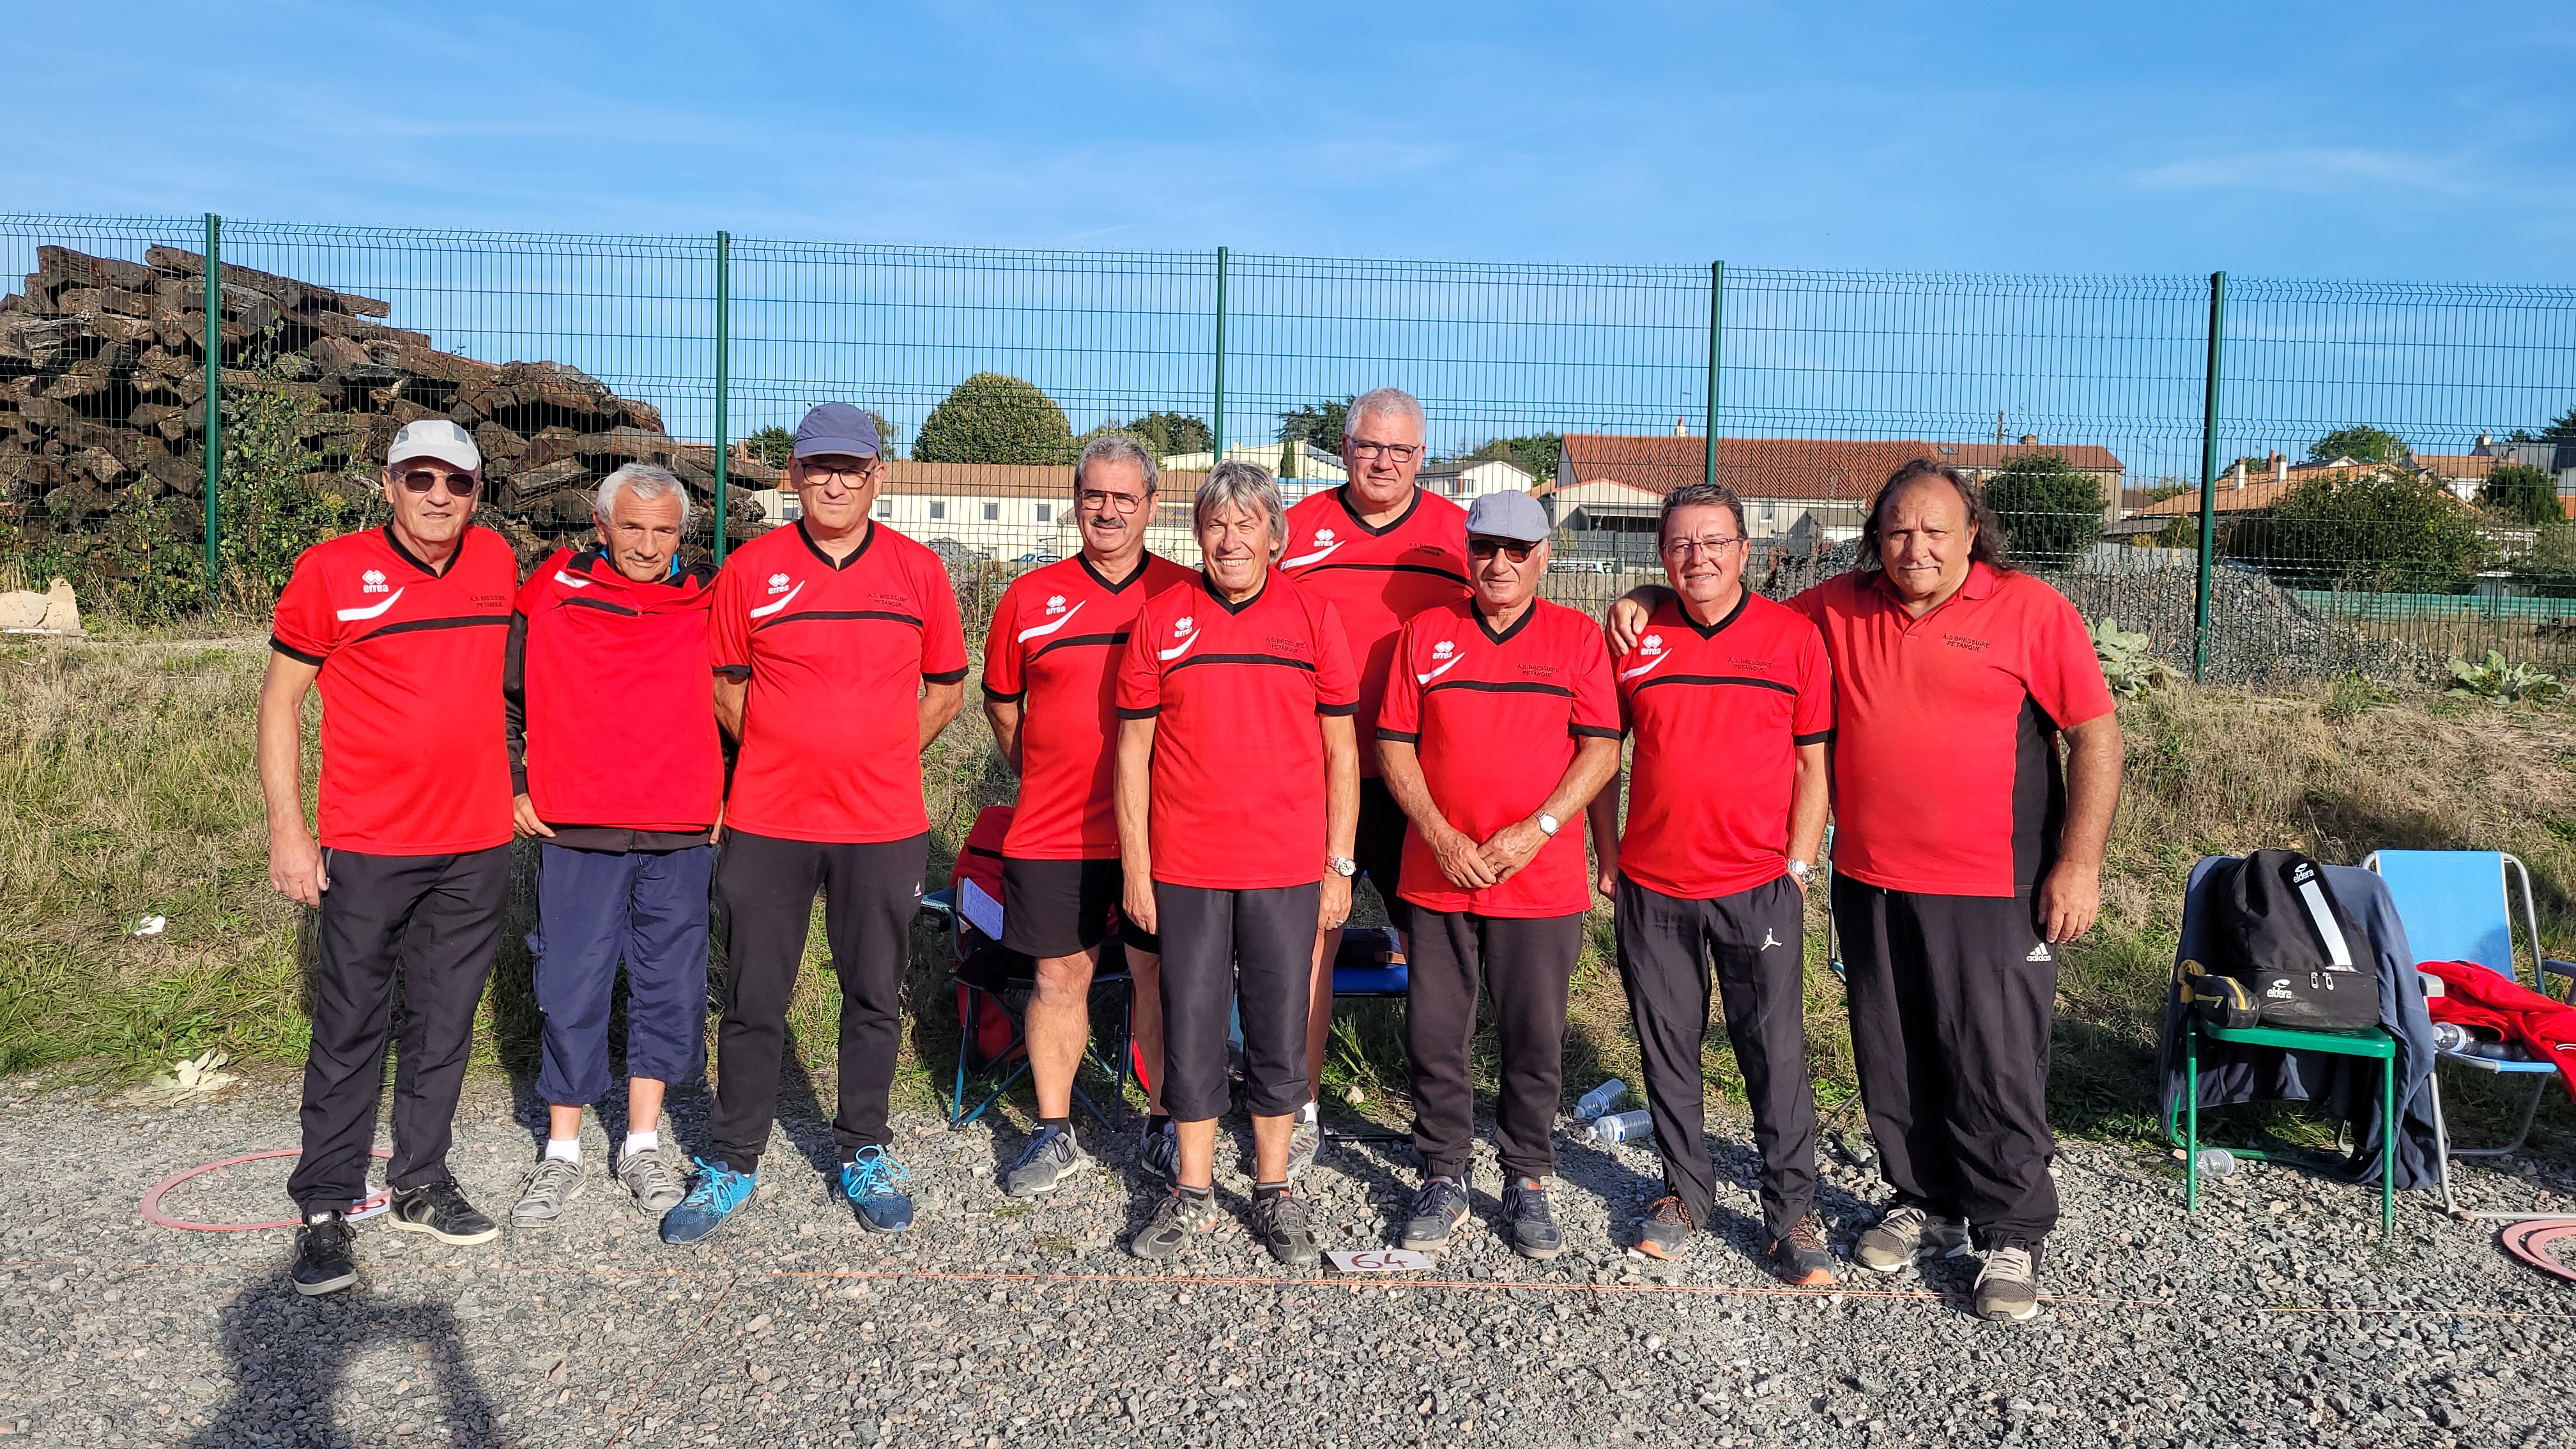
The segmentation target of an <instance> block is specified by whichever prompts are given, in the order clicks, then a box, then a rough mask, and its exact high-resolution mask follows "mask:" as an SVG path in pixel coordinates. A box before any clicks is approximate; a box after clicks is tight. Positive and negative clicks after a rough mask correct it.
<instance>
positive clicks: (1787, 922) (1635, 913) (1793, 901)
mask: <svg viewBox="0 0 2576 1449" xmlns="http://www.w3.org/2000/svg"><path fill="white" fill-rule="evenodd" d="M1657 540H1658V543H1659V546H1660V548H1661V550H1662V553H1663V560H1664V577H1665V578H1666V579H1668V580H1670V581H1671V584H1672V589H1671V591H1670V592H1664V591H1661V590H1659V591H1657V592H1658V594H1659V595H1660V597H1659V598H1657V599H1656V600H1655V603H1654V611H1653V613H1652V614H1651V615H1650V616H1649V617H1648V619H1647V621H1646V623H1645V625H1644V627H1643V628H1642V629H1641V630H1640V631H1639V635H1638V637H1637V638H1636V639H1635V641H1634V642H1633V643H1632V644H1631V645H1630V646H1629V647H1628V648H1627V649H1626V650H1624V651H1621V652H1620V653H1619V655H1618V676H1619V701H1620V706H1621V709H1622V712H1623V713H1624V715H1625V718H1626V722H1627V727H1628V729H1629V730H1630V731H1632V732H1633V733H1634V734H1635V735H1636V739H1637V747H1636V759H1635V763H1634V766H1633V769H1634V772H1635V778H1634V781H1633V784H1632V788H1631V789H1630V792H1629V799H1628V822H1627V829H1626V831H1625V832H1624V833H1622V832H1621V830H1620V829H1619V786H1618V784H1617V782H1616V781H1615V780H1614V781H1613V782H1612V783H1611V785H1610V787H1609V788H1608V789H1606V790H1603V791H1602V792H1601V793H1600V794H1599V795H1598V796H1596V797H1595V798H1594V800H1593V802H1592V841H1593V847H1594V849H1595V850H1596V851H1597V852H1598V853H1599V855H1600V858H1601V874H1600V880H1599V886H1600V890H1601V893H1602V894H1603V895H1605V896H1608V897H1610V898H1611V899H1612V900H1613V901H1615V902H1616V903H1617V912H1618V932H1619V980H1620V983H1621V984H1622V985H1624V986H1625V987H1626V988H1627V992H1628V1012H1629V1016H1630V1018H1631V1020H1633V1021H1634V1022H1635V1024H1636V1029H1637V1047H1638V1056H1639V1058H1640V1060H1641V1064H1642V1065H1643V1067H1644V1070H1645V1074H1646V1107H1647V1110H1648V1111H1649V1112H1650V1113H1652V1114H1653V1117H1654V1121H1655V1145H1656V1146H1657V1148H1658V1149H1660V1150H1661V1152H1662V1153H1663V1158H1664V1188H1665V1192H1664V1195H1663V1196H1662V1197H1660V1198H1657V1199H1656V1200H1655V1201H1654V1202H1653V1203H1652V1204H1650V1205H1649V1206H1648V1207H1647V1209H1646V1220H1645V1222H1644V1223H1643V1224H1642V1225H1641V1226H1640V1228H1639V1230H1638V1241H1637V1251H1639V1252H1641V1253H1644V1254H1645V1255H1646V1256H1648V1257H1650V1258H1679V1257H1681V1256H1683V1255H1684V1254H1685V1253H1687V1252H1688V1251H1689V1248H1690V1237H1691V1233H1692V1231H1693V1230H1694V1229H1699V1228H1708V1229H1714V1228H1715V1226H1716V1224H1715V1217H1716V1211H1717V1200H1716V1173H1715V1169H1714V1166H1713V1164H1712V1163H1711V1162H1710V1160H1709V1153H1708V1147H1707V1143H1706V1137H1705V1134H1706V1132H1707V1127H1708V1123H1707V1117H1706V1115H1705V1104H1704V1102H1703V1099H1702V1095H1701V1082H1702V1076H1701V1067H1700V1049H1701V1044H1702V1042H1703V1041H1704V1039H1705V1038H1706V1035H1707V1031H1708V1008H1709V987H1710V984H1711V977H1712V974H1714V978H1715V984H1716V988H1717V995H1718V998H1719V1005H1720V1008H1721V1009H1722V1010H1723V1011H1724V1012H1725V1014H1726V1035H1727V1040H1728V1041H1729V1042H1731V1043H1732V1044H1733V1045H1734V1048H1735V1063H1736V1067H1737V1069H1738V1070H1739V1071H1741V1072H1742V1073H1743V1074H1744V1095H1745V1098H1746V1101H1747V1102H1748V1103H1749V1105H1750V1106H1751V1107H1752V1109H1753V1141H1754V1145H1755V1146H1756V1147H1758V1148H1759V1149H1760V1150H1761V1153H1762V1221H1763V1228H1764V1232H1765V1236H1766V1237H1767V1238H1768V1240H1769V1242H1770V1245H1771V1246H1770V1258H1771V1267H1772V1271H1773V1272H1774V1273H1776V1274H1778V1275H1779V1277H1780V1279H1781V1280H1782V1281H1783V1282H1787V1283H1791V1284H1795V1285H1797V1286H1800V1287H1825V1286H1829V1285H1831V1284H1832V1283H1833V1281H1834V1257H1833V1254H1832V1252H1831V1251H1830V1250H1828V1249H1827V1248H1826V1246H1825V1240H1824V1231H1823V1228H1822V1226H1821V1224H1820V1223H1819V1222H1818V1221H1817V1219H1816V1217H1815V1203H1816V1103H1815V1097H1814V1094H1813V1093H1812V1092H1811V1091H1810V1090H1809V1089H1808V1086H1807V1033H1806V947H1805V937H1804V934H1803V930H1802V928H1803V925H1804V922H1805V911H1806V896H1807V886H1808V882H1809V879H1810V876H1811V872H1812V869H1813V866H1814V864H1815V860H1816V852H1817V851H1818V849H1819V848H1820V847H1821V846H1822V845H1823V843H1824V835H1825V810H1826V805H1827V801H1828V791H1827V788H1826V781H1827V772H1826V759H1825V749H1826V743H1827V741H1829V740H1831V739H1832V738H1833V723H1834V696H1833V678H1832V669H1831V667H1830V666H1829V665H1828V663H1827V661H1826V653H1825V643H1824V639H1823V637H1822V636H1821V635H1820V634H1818V632H1817V630H1816V626H1815V625H1814V624H1812V623H1810V622H1808V620H1807V618H1806V617H1805V616H1804V615H1802V614H1799V613H1797V612H1795V611H1793V610H1791V609H1789V608H1788V607H1786V606H1785V605H1781V604H1776V603H1773V602H1772V601H1771V600H1769V599H1766V598H1763V597H1762V596H1760V595H1759V594H1756V593H1754V592H1753V591H1752V590H1750V589H1748V588H1746V587H1745V586H1744V563H1745V556H1746V540H1745V536H1744V505H1743V504H1741V503H1739V502H1738V501H1736V497H1735V494H1734V493H1733V492H1732V491H1731V490H1729V489H1727V488H1725V487H1723V486H1720V485H1718V484H1714V483H1690V484H1685V485H1683V486H1682V487H1679V488H1676V489H1674V490H1673V491H1672V492H1671V493H1670V494H1668V495H1667V496H1666V497H1665V499H1664V508H1663V517H1662V519H1661V521H1660V523H1659V524H1658V533H1657ZM1611 647H1612V648H1614V649H1616V648H1617V647H1618V645H1617V640H1616V638H1615V637H1614V638H1613V640H1612V646H1611ZM1712 966H1713V967H1714V972H1713V973H1712V969H1711V968H1712Z"/></svg>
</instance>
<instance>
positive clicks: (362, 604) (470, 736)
mask: <svg viewBox="0 0 2576 1449" xmlns="http://www.w3.org/2000/svg"><path fill="white" fill-rule="evenodd" d="M518 586H519V561H518V559H517V558H516V557H515V556H514V555H513V554H512V553H511V552H510V545H509V544H508V543H507V542H505V541H503V539H502V537H501V535H499V534H497V533H494V532H492V531H491V530H490V529H487V528H474V527H470V526H469V527H468V528H467V529H466V530H465V533H464V536H463V537H462V538H460V539H458V540H457V545H456V552H455V553H454V554H451V555H450V556H449V557H448V560H447V568H446V569H445V571H443V572H440V571H434V570H432V569H431V568H430V566H429V565H427V564H425V563H422V562H421V561H420V560H419V559H418V558H416V557H414V556H413V555H412V553H411V552H410V551H409V550H407V549H405V548H404V547H403V546H402V544H401V543H399V542H397V541H396V540H395V538H394V532H393V529H392V527H391V526H387V527H384V528H373V529H369V530H367V531H366V532H364V533H352V534H346V535H343V536H341V537H339V538H335V539H332V540H330V541H329V542H327V543H317V544H315V545H313V546H312V547H311V548H308V549H306V550H305V551H304V556H303V557H302V558H299V559H297V560H296V561H295V574H294V576H293V577H292V578H290V579H288V580H287V583H286V589H285V592H283V593H281V594H279V595H278V596H277V620H276V624H275V626H274V629H273V631H272V632H271V634H270V636H269V647H270V648H272V649H275V650H276V651H277V652H278V653H280V654H283V655H285V656H287V657H288V658H290V659H300V660H302V661H303V662H305V663H307V664H312V665H318V666H320V668H321V670H322V675H321V678H320V680H319V684H320V687H321V690H322V812H321V814H322V831H321V836H322V844H323V845H324V846H325V847H326V848H328V849H332V850H353V851H357V852H359V853H360V854H363V855H455V854H460V853H462V852H465V851H469V850H488V849H490V848H492V847H493V846H496V845H507V844H508V843H509V841H510V760H509V753H508V750H507V748H506V746H505V745H504V743H503V739H502V735H503V722H502V717H501V658H502V655H503V653H504V651H505V647H506V645H507V643H508V640H509V634H510V601H511V595H512V594H514V593H515V592H517V590H518Z"/></svg>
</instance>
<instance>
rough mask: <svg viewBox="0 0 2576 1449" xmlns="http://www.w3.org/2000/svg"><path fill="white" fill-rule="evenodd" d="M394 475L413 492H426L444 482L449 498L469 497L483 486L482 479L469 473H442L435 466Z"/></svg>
mask: <svg viewBox="0 0 2576 1449" xmlns="http://www.w3.org/2000/svg"><path fill="white" fill-rule="evenodd" d="M394 477H395V478H397V479H398V480H400V481H401V483H402V486H403V487H405V488H408V489H410V490H411V491H412V492H414V493H427V492H428V491H429V490H431V489H432V488H435V487H437V486H438V485H439V484H441V483H444V484H446V485H447V493H448V496H449V497H451V498H471V497H473V496H474V490H475V489H477V488H479V487H481V486H483V480H482V479H480V478H477V477H475V476H474V475H473V474H471V473H442V472H440V471H439V470H437V469H436V468H415V469H412V470H410V471H409V472H404V473H397V474H395V475H394Z"/></svg>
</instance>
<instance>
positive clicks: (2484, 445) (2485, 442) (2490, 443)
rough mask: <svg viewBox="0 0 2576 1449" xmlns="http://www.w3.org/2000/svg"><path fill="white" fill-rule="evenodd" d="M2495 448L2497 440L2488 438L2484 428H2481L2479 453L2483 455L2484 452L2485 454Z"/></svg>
mask: <svg viewBox="0 0 2576 1449" xmlns="http://www.w3.org/2000/svg"><path fill="white" fill-rule="evenodd" d="M2494 446H2495V439H2493V438H2491V437H2489V436H2487V432H2486V429H2484V428H2480V429H2479V430H2478V451H2479V452H2481V453H2483V452H2485V451H2486V450H2487V449H2489V448H2492V447H2494Z"/></svg>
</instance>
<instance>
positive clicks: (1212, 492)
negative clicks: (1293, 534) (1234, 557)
mask: <svg viewBox="0 0 2576 1449" xmlns="http://www.w3.org/2000/svg"><path fill="white" fill-rule="evenodd" d="M1228 508H1240V509H1242V510H1243V511H1244V512H1246V513H1250V514H1255V515H1261V516H1266V517H1268V518H1269V520H1270V561H1271V562H1272V563H1274V564H1275V563H1277V562H1279V556H1280V555H1281V554H1284V553H1286V552H1287V551H1288V510H1287V509H1285V508H1282V507H1280V506H1279V482H1278V480H1277V479H1275V478H1272V477H1271V476H1270V470H1269V469H1267V468H1264V467H1262V466H1261V465H1260V464H1258V463H1246V462H1244V461H1242V460H1241V459H1237V458H1228V459H1227V460H1226V461H1224V462H1222V463H1219V464H1217V465H1216V467H1215V469H1214V470H1212V471H1211V472H1209V474H1208V475H1207V481H1206V482H1204V483H1202V484H1200V485H1199V496H1198V497H1197V498H1196V499H1195V500H1193V501H1192V503H1191V504H1190V531H1191V532H1193V533H1196V532H1200V531H1202V530H1204V529H1205V528H1206V527H1207V526H1208V520H1209V519H1211V518H1214V517H1216V516H1217V514H1218V513H1219V512H1221V511H1223V510H1225V509H1228Z"/></svg>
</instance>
